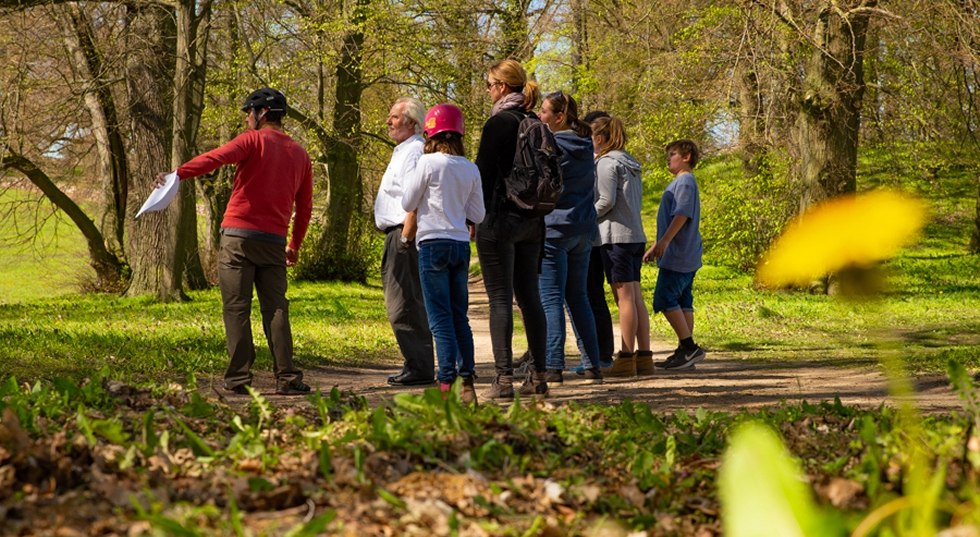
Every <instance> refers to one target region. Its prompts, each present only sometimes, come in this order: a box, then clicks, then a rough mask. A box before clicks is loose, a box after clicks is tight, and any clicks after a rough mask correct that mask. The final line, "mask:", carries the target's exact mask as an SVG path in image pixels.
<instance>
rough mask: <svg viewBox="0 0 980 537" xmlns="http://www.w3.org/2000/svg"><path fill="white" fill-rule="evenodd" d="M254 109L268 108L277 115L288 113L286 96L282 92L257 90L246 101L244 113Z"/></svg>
mask: <svg viewBox="0 0 980 537" xmlns="http://www.w3.org/2000/svg"><path fill="white" fill-rule="evenodd" d="M253 108H258V109H262V108H268V109H269V112H271V113H273V114H275V115H281V114H285V113H286V96H285V95H283V94H282V92H281V91H279V90H276V89H272V88H262V89H257V90H255V91H253V92H252V94H251V95H249V96H248V98H247V99H245V104H243V105H242V112H246V111H248V110H250V109H253Z"/></svg>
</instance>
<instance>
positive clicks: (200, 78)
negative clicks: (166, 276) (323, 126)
mask: <svg viewBox="0 0 980 537" xmlns="http://www.w3.org/2000/svg"><path fill="white" fill-rule="evenodd" d="M197 5H198V3H197V2H195V1H193V0H179V1H178V2H177V3H176V6H177V7H176V22H177V28H176V55H175V65H174V78H173V82H174V89H173V96H174V100H173V146H172V147H171V153H170V166H171V168H173V169H176V168H177V166H180V165H181V164H183V163H184V162H187V161H188V160H190V159H191V158H192V157H193V156H194V148H195V146H196V143H197V131H198V129H199V127H200V125H201V112H202V111H203V110H204V84H205V82H206V75H207V63H206V57H207V38H208V28H209V24H208V23H209V21H210V19H211V5H212V4H211V1H210V0H205V1H203V2H200V4H199V6H200V11H199V12H195V6H197ZM188 186H190V185H188ZM177 203H178V205H177V208H178V224H177V244H176V245H175V251H176V259H175V269H174V270H175V272H176V274H177V275H178V278H180V277H181V276H182V277H183V279H184V280H185V281H186V282H187V286H188V288H190V289H206V288H208V287H209V286H210V283H209V282H208V279H207V277H206V276H205V275H204V267H203V266H202V264H201V256H200V253H199V248H198V240H197V196H196V194H195V190H194V188H182V189H180V192H179V196H178V199H177Z"/></svg>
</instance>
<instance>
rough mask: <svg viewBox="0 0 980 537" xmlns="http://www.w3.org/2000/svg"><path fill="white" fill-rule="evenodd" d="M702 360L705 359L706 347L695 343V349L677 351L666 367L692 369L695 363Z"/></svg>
mask: <svg viewBox="0 0 980 537" xmlns="http://www.w3.org/2000/svg"><path fill="white" fill-rule="evenodd" d="M701 360H704V349H702V348H701V347H699V346H697V345H695V346H694V349H691V350H681V351H679V352H677V353H675V354H674V356H673V358H671V360H670V362H668V363H667V365H665V366H664V369H668V370H678V369H691V368H692V367H694V364H696V363H698V362H700V361H701Z"/></svg>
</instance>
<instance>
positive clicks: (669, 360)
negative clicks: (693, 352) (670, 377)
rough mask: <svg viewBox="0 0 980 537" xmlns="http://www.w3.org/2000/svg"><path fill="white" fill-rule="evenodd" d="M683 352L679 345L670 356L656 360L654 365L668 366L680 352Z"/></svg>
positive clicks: (662, 367)
mask: <svg viewBox="0 0 980 537" xmlns="http://www.w3.org/2000/svg"><path fill="white" fill-rule="evenodd" d="M681 352H682V351H681V348H680V347H677V348H676V349H674V352H673V354H671V355H670V356H668V357H667V359H666V360H662V361H659V362H655V363H654V364H653V365H655V366H657V367H659V368H661V369H664V368H666V367H667V364H669V363H671V362H673V361H674V357H675V356H677V355H678V354H680V353H681Z"/></svg>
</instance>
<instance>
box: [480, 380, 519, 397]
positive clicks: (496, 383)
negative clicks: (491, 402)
mask: <svg viewBox="0 0 980 537" xmlns="http://www.w3.org/2000/svg"><path fill="white" fill-rule="evenodd" d="M487 397H489V398H490V399H513V398H514V376H513V375H497V376H496V377H494V379H493V380H492V381H490V392H489V393H487Z"/></svg>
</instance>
